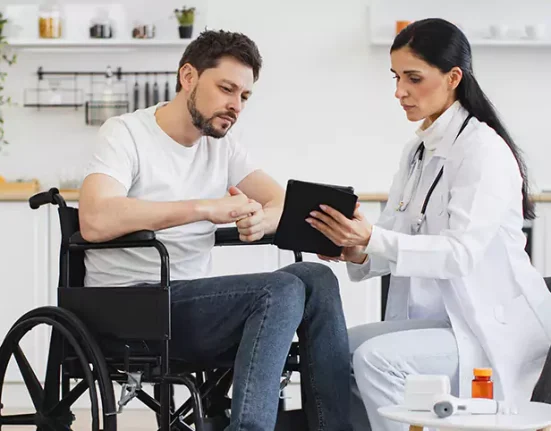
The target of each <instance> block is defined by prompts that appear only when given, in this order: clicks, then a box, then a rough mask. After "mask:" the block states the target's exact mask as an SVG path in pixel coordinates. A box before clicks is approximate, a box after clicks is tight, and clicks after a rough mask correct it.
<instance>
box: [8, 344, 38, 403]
mask: <svg viewBox="0 0 551 431" xmlns="http://www.w3.org/2000/svg"><path fill="white" fill-rule="evenodd" d="M13 356H15V360H16V361H17V365H18V366H19V371H21V375H22V376H23V380H24V382H25V385H26V386H27V389H28V390H29V395H30V396H31V400H32V402H33V404H34V407H35V408H36V410H37V411H39V410H40V408H41V406H42V400H43V399H44V390H43V389H42V385H41V384H40V381H39V380H38V378H37V377H36V374H35V373H34V371H33V369H32V368H31V364H29V361H28V360H27V358H26V356H25V354H24V353H23V350H21V347H19V346H16V347H15V350H14V351H13Z"/></svg>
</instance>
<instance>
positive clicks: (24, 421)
mask: <svg viewBox="0 0 551 431" xmlns="http://www.w3.org/2000/svg"><path fill="white" fill-rule="evenodd" d="M35 418H36V415H35V414H34V413H27V414H22V415H9V416H0V425H35V423H36V422H35Z"/></svg>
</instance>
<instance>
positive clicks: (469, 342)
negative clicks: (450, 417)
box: [308, 19, 551, 431]
mask: <svg viewBox="0 0 551 431" xmlns="http://www.w3.org/2000/svg"><path fill="white" fill-rule="evenodd" d="M391 64H392V69H391V70H392V73H393V74H394V76H395V79H396V94H395V95H396V98H397V99H398V100H399V101H400V104H401V105H402V106H403V108H404V110H405V113H406V116H407V118H408V120H410V121H420V122H421V125H420V128H419V129H418V131H417V136H416V137H415V139H413V140H412V142H411V143H409V144H408V145H407V146H406V148H405V150H404V153H403V157H402V159H401V161H400V166H399V169H398V172H397V173H396V175H395V178H394V181H393V184H392V187H391V190H390V192H389V197H388V203H387V205H386V207H385V210H384V211H383V213H382V215H381V217H380V219H379V220H378V222H377V223H376V224H375V225H372V224H371V223H370V222H369V221H368V220H366V219H365V218H364V216H363V215H362V214H361V213H360V212H359V211H358V210H356V212H355V214H354V218H353V219H352V220H349V219H347V218H346V217H344V216H343V215H342V214H340V213H338V212H336V211H335V210H333V209H331V208H328V207H321V208H320V210H319V211H315V212H313V213H312V215H311V218H309V219H308V222H309V223H311V225H312V226H313V227H314V228H316V229H318V230H319V231H321V232H322V233H323V234H325V235H326V236H327V237H328V238H330V239H331V240H332V241H333V242H334V243H336V244H337V245H340V246H344V247H345V248H344V251H343V254H342V256H341V258H340V259H341V260H344V261H346V262H347V267H348V273H349V276H350V278H351V279H352V280H353V281H360V280H364V279H367V278H369V277H377V276H381V275H385V274H391V285H390V293H389V300H388V306H387V310H386V316H385V317H386V320H385V321H384V322H378V323H373V324H369V325H365V326H361V327H356V328H352V329H351V330H350V341H351V348H352V349H353V367H354V376H355V379H356V383H357V388H358V389H359V395H360V396H361V400H362V401H363V404H364V405H365V409H366V410H367V416H368V418H369V422H370V423H371V428H372V429H373V430H377V431H385V430H386V431H391V430H402V429H404V428H403V427H404V426H403V425H400V424H398V423H395V422H391V421H387V420H384V419H383V418H382V417H380V416H379V415H378V414H377V409H378V408H379V407H381V406H385V405H391V404H398V403H400V402H401V401H402V400H403V391H404V383H405V379H406V376H407V375H409V374H444V375H448V376H449V377H450V379H451V381H452V385H453V393H454V394H455V395H459V396H461V397H470V396H471V387H470V384H471V380H472V377H473V368H475V367H492V368H493V370H494V382H495V383H494V385H495V386H494V397H495V398H496V399H506V400H510V401H514V402H518V401H528V400H529V399H530V396H531V393H532V390H533V388H534V385H535V382H536V380H537V378H538V376H539V373H540V372H541V369H542V366H543V363H544V360H545V357H546V353H547V351H548V349H549V346H550V340H551V338H550V336H551V332H550V328H551V321H550V317H549V316H550V315H551V313H550V312H549V310H551V299H550V296H551V294H550V293H549V291H548V290H547V288H546V286H545V283H544V281H543V279H542V277H541V275H540V274H539V273H538V272H537V271H536V270H535V269H534V268H533V266H532V265H531V263H530V260H529V257H528V256H527V254H526V253H525V251H524V246H525V236H524V234H523V232H522V225H523V220H524V219H532V218H534V208H533V204H532V203H531V202H530V200H529V199H528V185H527V174H526V169H525V167H524V164H523V161H522V159H521V157H520V155H519V150H518V148H517V147H516V145H515V144H514V143H513V140H512V139H511V137H510V136H509V135H508V133H507V132H506V130H505V128H504V126H503V125H502V123H501V122H500V120H499V119H498V117H497V115H496V113H495V111H494V109H493V108H492V105H491V104H490V102H489V101H488V99H487V98H486V96H485V95H484V93H483V91H482V90H481V88H480V87H479V85H478V83H477V81H476V79H475V77H474V75H473V69H472V59H471V48H470V45H469V42H468V41H467V39H466V37H465V36H464V34H463V33H462V32H461V31H460V30H459V29H458V28H457V27H455V26H454V25H452V24H451V23H449V22H447V21H444V20H441V19H426V20H422V21H417V22H415V23H413V24H411V25H410V26H408V27H407V28H406V29H404V30H403V31H402V32H401V33H400V34H398V35H397V37H396V39H395V40H394V43H393V45H392V48H391ZM356 392H357V391H356ZM364 412H365V411H363V412H362V413H364ZM355 413H358V412H355ZM364 418H365V413H364ZM356 420H358V419H357V418H356ZM366 422H367V418H365V422H364V423H363V424H356V425H357V427H358V429H369V428H368V426H367V423H366Z"/></svg>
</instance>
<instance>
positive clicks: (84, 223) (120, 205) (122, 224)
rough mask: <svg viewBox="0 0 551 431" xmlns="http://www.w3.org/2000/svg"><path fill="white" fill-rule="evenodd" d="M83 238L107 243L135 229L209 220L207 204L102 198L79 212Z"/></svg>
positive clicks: (198, 201)
mask: <svg viewBox="0 0 551 431" xmlns="http://www.w3.org/2000/svg"><path fill="white" fill-rule="evenodd" d="M79 218H80V229H81V233H82V236H83V238H84V239H86V240H88V241H92V242H102V241H109V240H111V239H114V238H117V237H119V236H122V235H125V234H127V233H131V232H136V231H138V230H153V231H157V230H161V229H167V228H170V227H174V226H179V225H184V224H188V223H193V222H197V221H202V220H206V219H207V218H208V202H207V201H204V200H188V201H174V202H153V201H145V200H140V199H134V198H128V197H120V196H116V197H108V198H102V199H101V200H98V201H97V202H94V203H93V204H91V205H86V204H85V203H83V204H82V205H81V209H80V210H79Z"/></svg>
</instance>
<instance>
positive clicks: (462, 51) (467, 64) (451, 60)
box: [390, 18, 535, 220]
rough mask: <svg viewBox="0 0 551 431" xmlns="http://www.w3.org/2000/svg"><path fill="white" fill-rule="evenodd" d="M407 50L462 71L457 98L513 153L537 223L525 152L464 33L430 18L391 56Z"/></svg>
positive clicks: (402, 36)
mask: <svg viewBox="0 0 551 431" xmlns="http://www.w3.org/2000/svg"><path fill="white" fill-rule="evenodd" d="M404 46H408V47H409V48H410V49H411V50H412V51H413V52H414V53H415V55H417V56H418V57H419V58H421V59H422V60H424V61H426V62H427V63H428V64H430V65H432V66H434V67H437V68H438V69H440V70H441V71H442V72H443V73H447V72H449V71H450V70H451V69H452V68H453V67H459V68H460V69H461V70H462V71H463V78H462V79H461V82H460V83H459V85H458V87H457V90H456V91H457V98H458V99H459V102H461V104H462V105H463V106H464V107H465V109H466V110H467V111H469V112H470V113H471V114H472V115H473V116H475V117H476V118H477V119H478V120H479V121H481V122H484V123H486V124H488V126H490V127H491V128H492V129H494V130H495V131H496V133H497V134H498V135H499V136H501V137H502V138H503V140H504V141H505V142H506V143H507V145H508V146H509V148H510V149H511V151H512V152H513V154H514V156H515V159H516V160H517V163H518V166H519V169H520V174H521V176H522V209H523V213H524V218H525V219H527V220H532V219H534V218H535V211H534V203H533V202H532V201H531V200H530V195H529V182H528V175H527V170H526V165H525V163H524V160H523V159H522V156H521V151H520V149H519V148H518V147H517V145H516V144H515V143H514V141H513V139H512V138H511V136H509V133H508V132H507V130H506V129H505V127H504V126H503V124H502V123H501V121H500V120H499V118H498V115H497V113H496V111H495V109H494V107H493V105H492V103H491V102H490V101H489V100H488V98H487V97H486V95H485V94H484V92H483V91H482V89H481V88H480V86H479V85H478V82H477V80H476V78H475V77H474V73H473V67H472V55H471V46H470V44H469V41H468V40H467V38H466V37H465V35H464V34H463V32H462V31H461V30H460V29H459V28H457V27H456V26H455V25H453V24H452V23H450V22H448V21H445V20H443V19H438V18H429V19H424V20H420V21H415V22H413V23H411V24H410V25H408V26H407V27H406V28H405V29H403V30H402V31H401V32H400V33H399V34H398V35H397V36H396V38H395V39H394V43H393V44H392V47H391V48H390V52H392V51H395V50H397V49H400V48H402V47H404Z"/></svg>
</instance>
